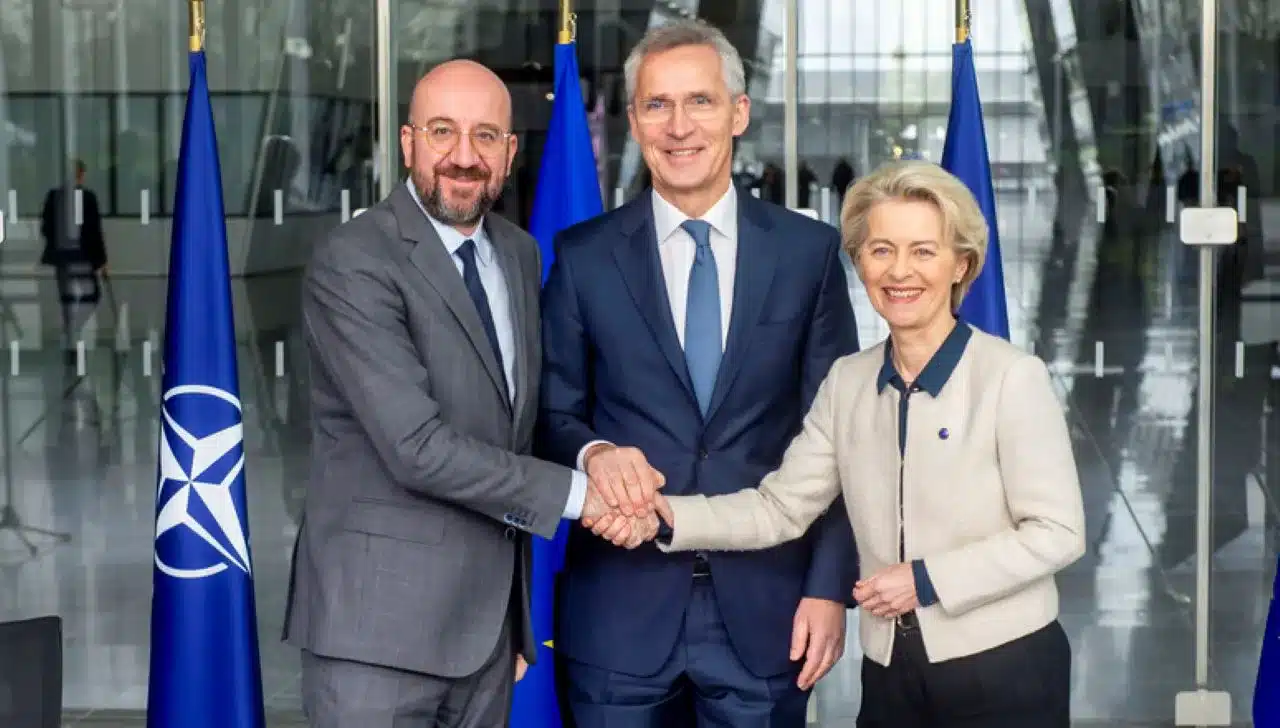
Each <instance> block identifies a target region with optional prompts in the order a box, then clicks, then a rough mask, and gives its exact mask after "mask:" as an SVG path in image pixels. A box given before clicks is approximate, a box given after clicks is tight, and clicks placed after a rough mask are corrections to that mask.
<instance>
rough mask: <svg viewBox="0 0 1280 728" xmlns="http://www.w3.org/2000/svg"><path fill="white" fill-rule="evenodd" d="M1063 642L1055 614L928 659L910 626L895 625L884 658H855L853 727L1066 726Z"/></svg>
mask: <svg viewBox="0 0 1280 728" xmlns="http://www.w3.org/2000/svg"><path fill="white" fill-rule="evenodd" d="M1070 725H1071V645H1069V644H1068V643H1067V635H1066V633H1065V632H1064V631H1063V630H1062V626H1061V625H1060V624H1059V623H1058V622H1056V621H1055V622H1053V623H1051V624H1049V625H1048V626H1047V627H1044V628H1042V629H1040V630H1037V631H1035V632H1032V633H1031V634H1029V635H1027V636H1025V637H1021V638H1019V639H1016V640H1014V641H1012V642H1008V643H1006V644H1003V645H1000V646H999V647H993V648H992V649H989V650H986V651H984V652H980V653H978V654H975V655H970V656H968V657H961V658H957V659H954V660H948V661H946V662H939V663H936V664H930V663H929V660H928V658H927V657H926V656H925V651H924V643H923V642H922V641H921V639H920V631H919V629H918V628H916V629H909V630H904V629H902V628H899V629H898V633H897V634H896V635H894V640H893V656H892V658H891V659H890V661H889V665H888V666H887V667H886V666H882V665H878V664H876V663H874V662H872V661H870V660H868V659H865V658H864V659H863V661H862V711H861V714H860V715H859V716H858V728H926V726H927V727H928V728H1028V727H1029V726H1035V728H1069V727H1070Z"/></svg>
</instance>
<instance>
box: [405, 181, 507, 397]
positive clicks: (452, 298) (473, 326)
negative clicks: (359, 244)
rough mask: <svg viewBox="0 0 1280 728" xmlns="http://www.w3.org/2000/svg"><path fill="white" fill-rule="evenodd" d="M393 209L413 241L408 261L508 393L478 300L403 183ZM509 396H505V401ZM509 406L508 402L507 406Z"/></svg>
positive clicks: (408, 238) (497, 382) (502, 388)
mask: <svg viewBox="0 0 1280 728" xmlns="http://www.w3.org/2000/svg"><path fill="white" fill-rule="evenodd" d="M391 209H392V211H393V212H394V213H395V216H396V222H397V223H398V224H399V225H400V234H401V235H402V236H403V237H404V239H405V240H408V241H410V242H412V243H413V244H414V245H413V249H412V250H411V251H410V252H409V261H410V262H411V263H413V266H414V267H415V268H417V269H418V272H419V273H421V274H422V277H423V278H426V279H427V283H429V284H431V287H432V288H434V289H435V290H436V293H438V294H440V298H441V299H443V300H444V303H445V306H447V307H448V308H449V311H450V313H452V314H453V316H454V318H455V319H457V321H458V324H459V325H460V326H462V330H463V331H465V332H466V334H467V339H468V341H470V342H471V347H472V348H473V349H475V352H476V355H477V356H479V357H480V361H482V362H483V363H484V368H485V371H487V372H488V373H489V378H490V379H492V380H493V386H495V387H497V388H498V390H499V391H500V392H504V393H505V392H506V375H505V374H504V373H503V371H502V367H500V366H498V361H497V359H496V358H495V357H494V356H493V349H492V347H491V346H490V345H489V339H488V338H487V337H486V336H485V333H484V325H483V324H481V323H480V314H479V313H477V312H476V306H475V303H473V302H472V300H471V296H470V295H468V294H467V287H466V286H465V285H463V283H462V276H460V275H458V268H457V266H456V265H455V264H454V262H453V258H451V257H450V256H449V253H448V251H446V250H445V249H444V243H443V242H442V241H441V240H440V236H439V235H437V234H436V231H435V229H434V228H432V227H431V222H430V221H429V220H427V217H426V215H424V214H423V212H422V210H421V209H420V208H419V207H418V203H416V202H414V200H413V196H412V195H410V194H409V190H408V189H406V188H405V186H404V185H400V186H399V187H397V188H396V190H395V191H394V192H392V193H391ZM506 400H507V398H506V397H505V396H504V397H503V401H506ZM508 406H509V405H508Z"/></svg>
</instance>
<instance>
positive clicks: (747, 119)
mask: <svg viewBox="0 0 1280 728" xmlns="http://www.w3.org/2000/svg"><path fill="white" fill-rule="evenodd" d="M750 124H751V99H749V98H747V95H746V94H742V95H741V96H739V97H738V100H737V101H735V102H734V103H733V135H734V136H736V137H740V136H742V135H743V134H745V133H746V131H747V127H748V126H749V125H750Z"/></svg>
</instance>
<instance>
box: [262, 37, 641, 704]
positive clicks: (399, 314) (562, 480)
mask: <svg viewBox="0 0 1280 728" xmlns="http://www.w3.org/2000/svg"><path fill="white" fill-rule="evenodd" d="M510 129H511V99H510V95H509V93H508V91H507V89H506V87H505V86H504V85H503V83H502V81H501V80H500V79H498V78H497V76H496V75H494V74H493V73H492V72H491V71H489V70H488V69H486V68H484V67H483V66H480V65H479V64H476V63H473V62H470V61H451V62H449V63H446V64H443V65H441V66H439V67H437V68H436V69H434V70H433V71H432V72H430V73H429V74H427V75H426V76H425V77H424V78H423V79H422V80H421V81H420V82H419V83H418V85H417V87H416V88H415V90H414V95H413V100H412V103H411V108H410V118H409V121H408V123H406V124H405V125H404V126H403V127H402V128H401V132H400V143H401V147H402V150H403V154H404V163H405V166H406V167H407V168H408V169H409V170H410V175H409V176H410V179H409V180H408V181H407V182H406V184H405V185H404V186H402V187H401V188H399V189H397V190H396V191H395V192H394V193H393V194H392V195H391V196H390V197H388V198H387V199H386V200H384V201H382V202H380V203H378V204H377V205H374V206H373V207H371V208H370V209H369V210H368V211H367V212H365V213H364V214H362V215H360V216H358V217H356V218H355V219H353V220H351V221H350V222H348V223H346V224H344V225H342V226H341V227H339V228H338V229H337V230H335V231H334V232H333V233H332V234H331V235H330V236H328V238H327V239H325V240H324V241H323V242H321V243H320V245H319V246H318V247H317V249H316V251H315V254H314V256H313V258H312V261H311V264H310V266H309V268H308V270H307V273H306V279H305V285H304V297H303V320H304V323H305V327H306V331H305V333H306V339H307V343H308V348H309V352H310V355H309V356H310V364H311V372H312V379H313V384H312V393H311V397H312V410H313V412H312V418H313V420H312V422H313V425H312V426H313V432H314V444H313V446H312V458H311V475H310V479H309V481H308V483H307V493H306V503H305V507H304V515H303V526H302V529H301V531H300V533H299V537H298V544H297V546H296V554H295V558H294V564H293V576H292V579H291V585H290V599H289V602H290V603H289V606H288V608H287V616H286V624H285V637H286V639H287V641H288V642H289V643H290V644H292V645H295V646H297V647H299V648H301V649H302V651H303V652H302V699H303V706H304V709H305V711H306V713H307V714H308V717H309V718H310V720H311V725H312V728H357V727H358V728H382V727H384V726H385V728H393V726H394V728H407V727H409V726H413V727H414V728H418V727H419V726H421V727H422V728H430V727H433V726H448V727H449V728H455V727H461V726H477V727H481V726H483V727H484V728H488V727H490V726H501V725H505V724H506V722H507V717H508V713H509V711H510V702H511V692H512V683H513V679H516V678H517V675H516V673H517V671H518V669H519V667H518V666H517V665H518V662H517V654H519V655H526V656H529V657H530V658H532V656H533V655H534V654H535V649H534V638H535V636H534V635H533V634H532V631H531V629H530V617H529V592H530V580H529V576H530V546H531V536H530V534H537V535H540V536H543V537H548V538H549V537H551V536H552V535H553V534H554V533H555V530H556V527H557V526H558V525H559V522H560V519H561V518H580V517H583V516H591V515H593V514H595V515H597V516H598V515H601V514H602V510H603V509H604V507H605V505H604V501H603V499H602V498H601V497H600V495H599V494H598V493H597V491H596V490H595V489H594V488H593V487H592V486H591V485H590V482H589V480H588V478H587V477H586V475H585V474H584V473H581V472H578V471H573V470H570V469H569V468H565V467H562V466H559V465H554V464H551V463H548V462H544V461H542V460H538V459H535V458H533V457H530V456H529V455H528V454H527V453H528V452H529V451H530V446H531V441H532V437H533V425H534V418H535V413H536V409H537V400H538V382H539V374H540V371H539V370H540V362H541V360H542V351H541V344H540V339H539V310H538V292H539V291H538V289H539V284H540V280H541V271H542V266H541V262H540V259H539V254H538V247H537V243H536V242H535V241H534V240H533V239H532V238H531V237H530V236H529V235H528V234H526V233H525V232H523V231H521V230H520V229H518V228H517V227H516V226H515V225H512V224H511V223H509V222H507V221H505V220H503V219H502V218H500V217H498V216H497V215H486V213H487V212H488V211H489V210H490V208H491V207H492V205H493V203H494V201H495V200H496V199H497V197H498V195H499V194H500V192H501V190H502V187H503V184H504V183H505V181H506V178H507V175H508V174H509V173H510V170H511V163H512V160H513V159H514V157H515V152H516V139H515V137H514V136H513V135H512V133H511V131H510ZM652 526H653V527H654V528H655V529H656V526H657V524H656V520H655V521H653V522H652ZM538 637H539V638H540V639H546V638H547V636H546V635H541V636H538Z"/></svg>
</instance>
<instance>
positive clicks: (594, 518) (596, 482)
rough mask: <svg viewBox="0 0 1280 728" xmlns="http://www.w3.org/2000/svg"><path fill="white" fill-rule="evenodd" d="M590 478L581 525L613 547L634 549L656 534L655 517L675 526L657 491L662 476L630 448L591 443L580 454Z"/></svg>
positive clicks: (668, 508)
mask: <svg viewBox="0 0 1280 728" xmlns="http://www.w3.org/2000/svg"><path fill="white" fill-rule="evenodd" d="M582 464H583V469H584V470H586V471H587V475H588V476H589V477H590V483H589V484H588V486H587V499H586V501H585V502H584V503H583V506H582V516H581V519H582V525H583V526H585V527H586V528H589V529H591V532H592V533H594V534H595V535H597V536H600V537H601V538H603V539H605V540H606V541H608V542H610V543H612V544H613V545H615V546H621V547H623V548H626V549H634V548H636V547H637V546H640V545H641V544H643V543H645V542H647V541H651V540H653V538H654V537H655V536H657V535H658V527H659V525H660V521H659V519H661V520H662V521H665V522H666V523H667V525H668V526H674V525H675V524H674V523H673V521H674V516H673V515H672V513H671V508H670V506H669V505H668V504H667V501H666V499H665V498H664V497H663V496H662V494H661V493H659V492H658V490H659V489H660V488H662V486H664V485H666V482H667V480H666V478H665V477H663V475H662V473H660V472H658V471H657V470H655V469H654V468H653V466H651V465H650V464H649V461H648V460H647V459H646V458H645V456H644V453H642V452H640V450H638V449H636V448H634V447H617V446H615V445H611V444H608V443H599V444H596V445H592V446H591V448H590V449H588V450H587V452H586V454H585V455H584V457H583V458H582Z"/></svg>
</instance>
